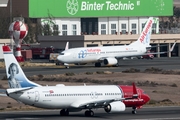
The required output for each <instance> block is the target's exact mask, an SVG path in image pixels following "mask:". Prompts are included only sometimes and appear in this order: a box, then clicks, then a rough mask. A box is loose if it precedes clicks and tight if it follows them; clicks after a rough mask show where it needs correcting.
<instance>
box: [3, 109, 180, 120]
mask: <svg viewBox="0 0 180 120" xmlns="http://www.w3.org/2000/svg"><path fill="white" fill-rule="evenodd" d="M179 112H180V107H147V108H143V109H139V110H138V113H137V114H131V109H130V108H128V109H127V110H126V111H124V112H121V113H114V114H108V113H106V112H105V111H104V110H103V109H98V110H94V113H95V116H94V117H85V116H84V111H82V112H75V113H70V115H69V116H66V117H62V116H59V110H43V111H26V112H0V119H3V120H42V119H43V120H59V119H61V120H64V119H66V120H90V119H91V120H93V119H94V120H104V119H106V120H109V119H111V120H180V115H179Z"/></svg>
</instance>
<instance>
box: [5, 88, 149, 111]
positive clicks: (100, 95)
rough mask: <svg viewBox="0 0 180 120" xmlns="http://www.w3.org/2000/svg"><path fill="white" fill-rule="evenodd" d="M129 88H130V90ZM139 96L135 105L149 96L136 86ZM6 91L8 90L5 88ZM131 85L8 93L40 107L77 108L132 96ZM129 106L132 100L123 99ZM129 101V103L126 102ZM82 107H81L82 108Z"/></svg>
mask: <svg viewBox="0 0 180 120" xmlns="http://www.w3.org/2000/svg"><path fill="white" fill-rule="evenodd" d="M130 89H131V90H130ZM137 90H138V94H139V95H140V96H141V97H140V98H141V99H142V100H140V103H138V104H136V106H141V105H144V104H145V103H146V102H148V101H149V96H148V95H146V94H143V91H142V90H141V89H140V88H137ZM7 91H10V89H9V90H7ZM132 95H133V91H132V86H119V85H101V86H100V85H98V86H97V85H94V86H52V87H51V86H46V87H34V88H33V89H29V90H26V91H24V92H22V91H21V92H19V93H18V92H16V93H12V94H9V96H10V97H11V98H13V99H15V100H18V101H21V102H23V103H24V104H28V105H31V106H36V107H41V108H58V109H62V108H79V106H80V105H81V104H83V103H84V104H85V103H91V102H92V103H93V101H97V100H98V101H101V100H102V101H104V100H109V99H115V100H116V99H117V100H118V99H121V98H123V97H127V98H128V97H132ZM123 102H125V105H126V104H127V106H129V105H130V104H131V103H132V102H133V99H132V101H130V100H129V101H123ZM128 103H129V104H128ZM82 109H83V108H82Z"/></svg>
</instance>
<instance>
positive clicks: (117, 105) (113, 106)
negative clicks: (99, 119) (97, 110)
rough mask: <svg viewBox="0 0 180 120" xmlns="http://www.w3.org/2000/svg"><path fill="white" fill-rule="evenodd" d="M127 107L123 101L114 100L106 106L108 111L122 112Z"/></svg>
mask: <svg viewBox="0 0 180 120" xmlns="http://www.w3.org/2000/svg"><path fill="white" fill-rule="evenodd" d="M125 109H126V107H125V104H124V103H123V102H121V101H116V102H112V103H110V104H108V105H107V106H105V107H104V110H105V111H106V112H107V113H114V112H122V111H125Z"/></svg>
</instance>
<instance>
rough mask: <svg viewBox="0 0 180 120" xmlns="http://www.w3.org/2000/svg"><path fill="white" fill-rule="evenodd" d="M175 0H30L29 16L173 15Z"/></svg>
mask: <svg viewBox="0 0 180 120" xmlns="http://www.w3.org/2000/svg"><path fill="white" fill-rule="evenodd" d="M171 15H173V0H29V16H30V17H32V18H41V17H49V16H51V17H52V16H53V17H113V16H122V17H123V16H124V17H126V16H171Z"/></svg>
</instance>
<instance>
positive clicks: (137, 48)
mask: <svg viewBox="0 0 180 120" xmlns="http://www.w3.org/2000/svg"><path fill="white" fill-rule="evenodd" d="M152 24H153V17H150V18H149V19H148V21H147V23H146V25H145V27H144V29H143V31H142V33H141V35H140V37H139V38H138V40H137V41H135V42H133V43H131V44H130V45H127V46H103V47H81V48H71V49H67V50H65V51H63V52H61V53H60V55H59V56H58V57H57V60H58V61H59V62H61V63H66V65H65V66H66V68H69V66H68V64H86V63H95V67H100V66H101V63H104V65H113V66H118V59H119V58H123V57H133V56H142V55H147V51H149V49H150V48H151V45H150V36H151V28H152ZM162 53H163V52H161V53H152V54H162ZM148 54H149V53H148Z"/></svg>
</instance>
